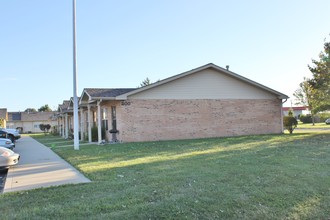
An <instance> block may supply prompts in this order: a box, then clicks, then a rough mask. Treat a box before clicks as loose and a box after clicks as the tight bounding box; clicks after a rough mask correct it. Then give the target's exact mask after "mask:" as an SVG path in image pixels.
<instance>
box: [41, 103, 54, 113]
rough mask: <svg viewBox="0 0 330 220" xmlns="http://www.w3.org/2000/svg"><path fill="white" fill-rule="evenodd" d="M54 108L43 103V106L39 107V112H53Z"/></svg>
mask: <svg viewBox="0 0 330 220" xmlns="http://www.w3.org/2000/svg"><path fill="white" fill-rule="evenodd" d="M51 111H52V110H51V109H50V108H49V106H48V105H47V104H46V105H43V106H41V107H40V108H39V109H38V112H51Z"/></svg>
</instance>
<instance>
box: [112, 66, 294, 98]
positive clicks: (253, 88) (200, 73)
mask: <svg viewBox="0 0 330 220" xmlns="http://www.w3.org/2000/svg"><path fill="white" fill-rule="evenodd" d="M117 98H118V99H127V98H132V99H134V98H138V99H140V98H141V99H142V98H145V99H158V98H162V99H250V98H257V99H263V98H280V99H287V98H289V97H288V96H286V95H284V94H282V93H280V92H277V91H275V90H273V89H270V88H268V87H266V86H264V85H261V84H259V83H257V82H254V81H252V80H249V79H247V78H245V77H242V76H240V75H238V74H236V73H233V72H231V71H228V70H226V69H224V68H221V67H219V66H216V65H214V64H212V63H210V64H207V65H205V66H202V67H199V68H196V69H193V70H191V71H187V72H184V73H181V74H179V75H175V76H173V77H170V78H167V79H165V80H162V81H159V82H157V83H154V84H151V85H148V86H145V87H142V88H139V89H136V90H134V91H131V92H128V93H125V94H123V95H121V96H119V97H117Z"/></svg>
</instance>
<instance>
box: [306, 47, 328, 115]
mask: <svg viewBox="0 0 330 220" xmlns="http://www.w3.org/2000/svg"><path fill="white" fill-rule="evenodd" d="M312 63H313V65H312V66H310V65H308V68H309V70H310V71H311V73H312V75H313V77H312V78H311V79H310V80H309V81H308V83H309V85H310V86H311V88H312V95H313V99H314V101H313V102H314V103H313V105H314V106H313V109H314V112H320V111H325V110H329V109H330V42H325V43H324V51H322V52H321V53H320V54H319V60H312Z"/></svg>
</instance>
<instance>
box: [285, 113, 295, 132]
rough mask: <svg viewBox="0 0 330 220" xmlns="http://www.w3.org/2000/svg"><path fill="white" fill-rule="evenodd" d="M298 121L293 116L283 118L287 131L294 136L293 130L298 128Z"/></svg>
mask: <svg viewBox="0 0 330 220" xmlns="http://www.w3.org/2000/svg"><path fill="white" fill-rule="evenodd" d="M297 124H298V122H297V119H295V118H294V117H292V116H284V118H283V126H284V128H285V129H287V130H288V131H289V132H290V134H292V132H293V130H294V129H295V128H296V127H297Z"/></svg>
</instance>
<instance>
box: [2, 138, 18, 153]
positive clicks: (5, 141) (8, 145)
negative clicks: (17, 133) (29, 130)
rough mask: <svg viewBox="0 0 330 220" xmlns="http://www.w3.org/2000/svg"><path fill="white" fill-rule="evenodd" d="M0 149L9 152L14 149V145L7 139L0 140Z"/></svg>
mask: <svg viewBox="0 0 330 220" xmlns="http://www.w3.org/2000/svg"><path fill="white" fill-rule="evenodd" d="M0 147H5V148H8V149H10V150H13V149H14V148H15V144H14V143H13V142H12V141H11V140H10V139H8V138H0Z"/></svg>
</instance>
